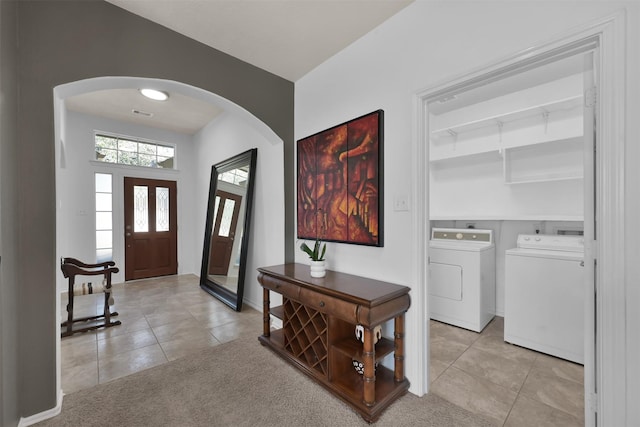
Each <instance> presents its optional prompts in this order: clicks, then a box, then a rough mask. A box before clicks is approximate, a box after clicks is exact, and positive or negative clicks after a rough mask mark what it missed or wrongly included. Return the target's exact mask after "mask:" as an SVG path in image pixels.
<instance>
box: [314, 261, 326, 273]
mask: <svg viewBox="0 0 640 427" xmlns="http://www.w3.org/2000/svg"><path fill="white" fill-rule="evenodd" d="M325 274H327V271H326V268H325V265H324V261H311V277H324V275H325Z"/></svg>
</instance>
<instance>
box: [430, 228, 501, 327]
mask: <svg viewBox="0 0 640 427" xmlns="http://www.w3.org/2000/svg"><path fill="white" fill-rule="evenodd" d="M429 274H430V278H429V311H430V317H431V318H432V319H434V320H438V321H441V322H444V323H448V324H451V325H455V326H458V327H461V328H465V329H470V330H472V331H475V332H480V331H482V329H484V327H485V326H486V325H487V324H488V323H489V322H490V321H491V319H493V317H494V316H495V306H496V292H495V291H496V277H495V246H494V243H493V231H492V230H479V229H456V228H434V229H433V230H432V231H431V240H430V241H429Z"/></svg>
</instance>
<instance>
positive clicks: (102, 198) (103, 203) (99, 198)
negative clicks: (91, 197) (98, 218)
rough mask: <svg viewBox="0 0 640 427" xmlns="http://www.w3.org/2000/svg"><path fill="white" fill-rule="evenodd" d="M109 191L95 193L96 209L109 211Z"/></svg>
mask: <svg viewBox="0 0 640 427" xmlns="http://www.w3.org/2000/svg"><path fill="white" fill-rule="evenodd" d="M111 210H112V209H111V193H96V211H100V212H105V211H111Z"/></svg>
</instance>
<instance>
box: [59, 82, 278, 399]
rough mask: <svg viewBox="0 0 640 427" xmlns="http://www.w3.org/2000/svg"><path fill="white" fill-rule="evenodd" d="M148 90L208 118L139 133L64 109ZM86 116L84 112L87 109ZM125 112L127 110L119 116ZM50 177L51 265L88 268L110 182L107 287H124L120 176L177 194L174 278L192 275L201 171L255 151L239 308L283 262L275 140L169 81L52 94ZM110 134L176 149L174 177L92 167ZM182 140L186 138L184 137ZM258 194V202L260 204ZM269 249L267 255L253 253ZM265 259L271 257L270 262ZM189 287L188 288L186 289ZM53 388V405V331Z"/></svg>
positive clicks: (252, 302) (223, 105)
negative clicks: (115, 269) (110, 281)
mask: <svg viewBox="0 0 640 427" xmlns="http://www.w3.org/2000/svg"><path fill="white" fill-rule="evenodd" d="M150 86H151V87H153V88H155V89H158V90H161V91H164V92H167V93H169V94H170V95H174V96H176V97H177V96H180V97H183V98H189V99H191V100H195V101H197V102H199V103H202V104H206V105H208V106H213V107H214V108H215V110H217V113H216V114H215V117H212V119H211V120H210V121H209V122H207V123H205V124H204V125H203V126H202V127H201V128H200V129H199V130H195V131H185V132H181V131H176V130H167V129H161V128H158V127H157V126H149V125H145V124H144V122H143V123H140V122H139V121H135V120H134V121H132V122H128V121H125V120H118V119H115V118H113V117H109V116H107V114H104V115H100V114H99V113H96V112H95V111H91V112H87V111H82V110H81V109H80V110H79V109H78V108H74V109H73V110H71V109H70V108H68V102H67V101H69V100H72V99H74V98H75V97H78V96H81V95H86V94H91V93H98V92H104V93H108V92H110V91H122V90H127V89H128V90H132V91H137V90H138V89H140V88H142V87H150ZM92 110H93V109H92ZM129 112H130V111H129ZM54 120H55V174H56V263H57V260H59V259H60V257H66V256H72V257H77V258H80V259H84V260H85V261H86V262H89V263H93V262H96V261H97V260H96V259H95V258H92V257H95V256H97V252H96V240H97V239H98V238H97V237H96V235H97V233H98V231H97V229H96V222H97V213H96V209H97V208H96V202H95V197H96V196H95V194H96V190H95V183H94V180H95V175H96V174H102V175H110V176H111V179H112V188H113V192H112V198H113V200H112V212H111V218H112V224H111V232H112V240H111V249H112V252H111V255H112V258H113V260H114V261H115V262H116V265H118V266H119V267H121V268H120V270H121V273H119V274H118V275H116V276H115V277H114V283H116V286H118V283H122V282H124V281H125V279H124V274H123V273H122V272H123V271H124V268H123V267H124V262H125V257H124V250H125V249H124V246H125V242H124V237H123V236H124V233H125V230H124V219H123V217H124V214H123V202H122V199H123V181H124V177H125V176H133V177H137V178H149V179H169V180H172V181H176V182H177V187H178V195H177V200H178V208H179V211H178V214H177V216H178V248H177V252H178V266H179V267H178V275H182V274H191V275H196V276H197V275H198V274H199V271H200V270H199V269H200V264H201V260H200V257H201V256H202V243H203V235H204V228H205V216H206V207H207V197H208V190H209V188H208V186H209V179H210V172H211V165H213V164H215V163H217V162H219V161H222V160H224V159H226V158H229V157H231V156H233V155H236V154H238V153H241V152H244V151H246V150H247V149H251V148H258V151H259V155H258V165H257V168H256V169H257V172H256V177H257V180H256V181H257V182H256V197H255V205H254V206H255V210H254V211H257V212H260V215H259V216H256V217H255V222H254V226H253V230H254V231H252V235H253V236H252V239H251V241H252V244H251V246H252V248H251V249H250V252H249V253H250V256H249V259H250V262H249V263H248V265H247V272H248V274H247V278H248V279H247V283H246V285H245V295H244V297H245V303H246V304H247V305H248V306H250V307H254V308H259V306H260V304H261V296H262V294H261V291H260V287H259V284H258V283H257V281H256V280H255V274H251V272H252V271H255V269H256V267H257V266H258V265H263V264H264V265H268V264H275V263H281V262H283V261H284V260H283V254H284V246H285V244H284V234H285V233H284V228H285V224H284V221H283V218H284V209H285V203H284V182H283V176H282V174H273V173H269V172H270V170H273V168H275V169H276V170H283V169H284V165H283V162H284V154H283V151H284V147H283V145H284V144H283V141H282V139H281V138H280V137H279V136H278V135H276V133H275V132H274V131H273V130H272V129H270V128H269V127H268V126H267V125H266V124H265V123H264V122H262V121H261V120H259V119H258V118H257V117H255V116H254V115H253V114H251V113H249V112H248V111H247V110H245V109H244V108H242V107H240V106H238V105H237V104H235V103H233V102H231V101H229V100H228V99H225V98H224V97H221V96H219V95H216V94H214V93H211V92H209V91H206V90H203V89H200V88H197V87H194V86H191V85H188V84H184V83H180V82H175V81H170V80H162V79H149V78H136V77H100V78H92V79H87V80H81V81H77V82H72V83H68V84H64V85H60V86H57V87H55V88H54ZM97 132H101V133H105V132H106V133H108V134H116V135H119V136H123V137H130V138H132V139H135V138H139V139H141V140H144V141H154V142H158V143H169V144H173V146H175V149H176V154H175V160H176V167H175V169H158V168H146V167H141V166H124V165H118V164H110V163H103V162H100V161H97V160H96V148H95V141H94V139H95V134H96V133H97ZM190 132H192V133H190ZM266 193H268V194H269V195H268V197H266ZM265 245H269V247H270V248H272V249H273V250H272V251H271V250H270V251H269V253H268V254H266V253H265V252H266V251H258V250H254V249H253V248H263V247H265ZM274 254H275V255H274ZM56 274H57V276H56V281H57V292H56V319H60V318H61V315H62V316H64V315H65V314H66V313H65V310H64V304H65V303H66V300H65V299H61V292H64V291H66V290H67V282H66V280H65V279H64V278H63V277H62V274H61V273H60V272H59V271H58V272H57V273H56ZM196 288H197V285H196ZM56 334H57V338H56V340H57V343H56V354H57V371H56V378H57V390H58V394H59V396H58V402H60V401H61V392H62V387H63V385H64V384H63V380H62V373H61V364H62V360H61V357H62V356H61V339H60V338H59V337H60V324H59V323H58V324H57V327H56Z"/></svg>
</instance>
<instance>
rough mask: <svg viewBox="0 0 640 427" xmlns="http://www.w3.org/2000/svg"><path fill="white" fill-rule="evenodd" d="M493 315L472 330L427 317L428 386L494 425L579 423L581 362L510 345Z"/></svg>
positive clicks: (525, 426)
mask: <svg viewBox="0 0 640 427" xmlns="http://www.w3.org/2000/svg"><path fill="white" fill-rule="evenodd" d="M503 330H504V319H503V318H502V317H496V318H494V320H493V321H492V322H491V323H490V324H489V325H487V327H486V328H485V329H484V330H483V331H482V333H480V334H478V333H476V332H472V331H468V330H466V329H461V328H457V327H455V326H450V325H447V324H444V323H440V322H436V321H431V337H430V341H431V369H430V372H431V391H432V392H434V393H435V394H437V395H439V396H441V397H443V398H445V399H447V400H449V401H450V402H452V403H455V404H456V405H458V406H461V407H463V408H465V409H467V410H469V411H471V412H474V413H476V414H480V415H482V416H483V417H485V418H486V419H487V420H489V421H490V422H492V423H493V424H495V425H496V426H513V427H515V426H518V427H528V426H531V427H534V426H535V427H544V426H549V427H555V426H562V427H568V426H582V425H584V399H583V396H584V391H583V390H584V388H583V387H584V386H583V384H584V383H583V367H582V365H578V364H575V363H572V362H568V361H565V360H562V359H557V358H555V357H551V356H547V355H545V354H542V353H538V352H535V351H531V350H528V349H525V348H522V347H518V346H515V345H511V344H508V343H505V342H504V339H503Z"/></svg>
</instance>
